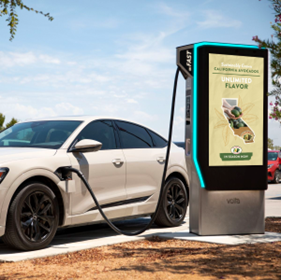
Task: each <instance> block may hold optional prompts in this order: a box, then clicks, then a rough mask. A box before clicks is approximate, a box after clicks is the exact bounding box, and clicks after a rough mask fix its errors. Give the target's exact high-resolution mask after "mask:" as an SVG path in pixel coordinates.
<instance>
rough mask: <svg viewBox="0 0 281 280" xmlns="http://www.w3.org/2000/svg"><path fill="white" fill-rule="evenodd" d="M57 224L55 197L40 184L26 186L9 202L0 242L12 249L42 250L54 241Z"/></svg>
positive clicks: (57, 209) (48, 189)
mask: <svg viewBox="0 0 281 280" xmlns="http://www.w3.org/2000/svg"><path fill="white" fill-rule="evenodd" d="M58 222H59V207H58V202H57V198H56V196H55V194H54V193H53V192H52V190H51V189H50V188H48V187H47V186H46V185H44V184H42V183H36V182H33V183H29V184H28V185H26V186H25V187H24V188H23V189H22V190H21V191H20V192H19V193H18V194H17V195H16V196H15V198H14V200H13V201H12V203H11V205H10V208H9V211H8V216H7V223H6V232H5V235H4V236H3V237H2V239H3V241H4V242H5V243H6V244H7V245H9V246H11V247H13V248H16V249H20V250H26V251H27V250H29V251H30V250H38V249H42V248H45V247H46V246H48V244H49V243H50V242H51V241H52V239H53V238H54V236H55V234H56V231H57V227H58Z"/></svg>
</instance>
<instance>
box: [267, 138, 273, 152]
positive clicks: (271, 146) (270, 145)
mask: <svg viewBox="0 0 281 280" xmlns="http://www.w3.org/2000/svg"><path fill="white" fill-rule="evenodd" d="M267 146H268V148H269V149H271V150H273V148H274V146H273V140H272V139H270V138H267Z"/></svg>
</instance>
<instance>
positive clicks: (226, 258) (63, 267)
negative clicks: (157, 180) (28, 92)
mask: <svg viewBox="0 0 281 280" xmlns="http://www.w3.org/2000/svg"><path fill="white" fill-rule="evenodd" d="M266 231H273V232H279V233H281V218H267V219H266ZM4 279H5V280H6V279H21V280H22V279H42V280H44V279H63V280H73V279H106V280H110V279H122V280H125V279H142V280H146V279H151V280H152V279H177V280H178V279H268V280H269V279H281V242H273V243H266V244H251V245H239V246H238V245H236V246H229V245H216V244H208V243H201V242H191V241H182V240H161V239H159V238H156V237H155V238H152V239H150V240H145V241H140V242H129V243H124V244H118V245H113V246H105V247H101V248H96V249H91V250H85V251H80V252H75V253H71V254H67V255H60V256H55V257H47V258H42V259H35V260H30V261H22V262H17V263H0V280H4Z"/></svg>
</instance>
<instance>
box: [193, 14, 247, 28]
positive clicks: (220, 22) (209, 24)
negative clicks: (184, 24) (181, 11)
mask: <svg viewBox="0 0 281 280" xmlns="http://www.w3.org/2000/svg"><path fill="white" fill-rule="evenodd" d="M203 14H204V16H205V20H204V21H198V22H197V24H198V26H199V27H200V28H203V29H208V28H220V27H227V28H239V27H241V26H242V22H241V21H239V20H235V19H231V18H229V17H228V16H227V17H226V16H224V15H223V14H221V13H220V12H218V11H215V10H206V11H204V12H203Z"/></svg>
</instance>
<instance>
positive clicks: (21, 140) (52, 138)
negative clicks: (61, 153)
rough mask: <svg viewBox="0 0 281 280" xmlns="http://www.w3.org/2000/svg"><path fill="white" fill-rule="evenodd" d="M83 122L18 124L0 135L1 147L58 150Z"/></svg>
mask: <svg viewBox="0 0 281 280" xmlns="http://www.w3.org/2000/svg"><path fill="white" fill-rule="evenodd" d="M80 124H81V121H37V122H24V123H18V124H15V125H14V126H12V127H10V128H8V129H6V130H4V131H2V132H1V133H0V148H1V147H27V148H30V147H33V148H48V149H58V148H60V147H61V146H62V144H63V143H64V142H65V141H66V139H67V138H68V137H69V136H70V135H71V133H72V132H73V131H74V130H75V129H76V128H77V127H78V126H79V125H80Z"/></svg>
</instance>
